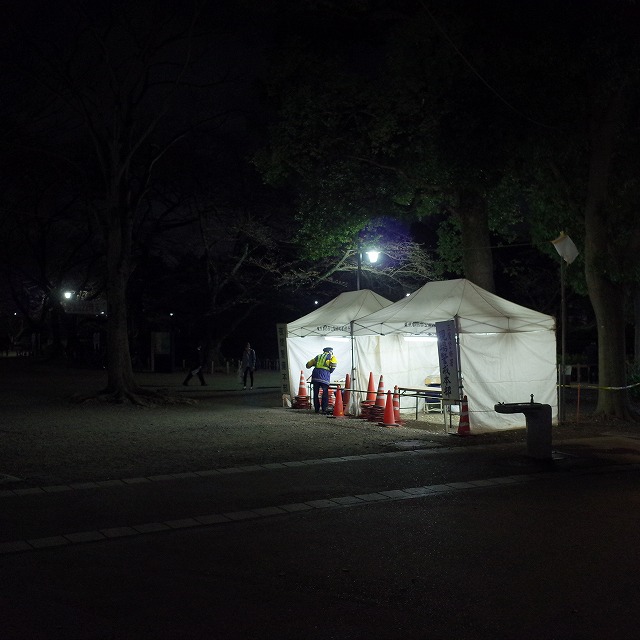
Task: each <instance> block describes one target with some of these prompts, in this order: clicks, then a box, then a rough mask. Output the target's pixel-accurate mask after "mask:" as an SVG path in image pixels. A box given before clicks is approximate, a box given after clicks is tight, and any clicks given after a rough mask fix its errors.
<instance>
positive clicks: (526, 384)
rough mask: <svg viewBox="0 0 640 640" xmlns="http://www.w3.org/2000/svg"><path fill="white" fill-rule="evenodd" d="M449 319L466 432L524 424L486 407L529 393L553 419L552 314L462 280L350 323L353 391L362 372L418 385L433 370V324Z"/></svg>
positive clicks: (389, 382) (362, 381)
mask: <svg viewBox="0 0 640 640" xmlns="http://www.w3.org/2000/svg"><path fill="white" fill-rule="evenodd" d="M452 319H453V320H454V321H455V324H456V332H457V337H458V345H459V353H460V367H461V374H462V381H463V393H464V394H465V395H466V396H467V398H468V403H469V418H470V424H471V430H472V431H476V432H481V431H492V430H499V429H512V428H517V427H524V426H525V417H524V415H522V414H499V413H497V412H496V411H495V410H494V405H495V404H497V403H498V402H525V401H529V400H530V399H531V395H532V394H533V396H534V402H540V403H543V404H549V405H551V407H552V416H553V420H554V422H555V421H557V409H558V402H557V387H556V337H555V320H554V318H553V317H552V316H549V315H546V314H543V313H540V312H537V311H534V310H532V309H528V308H526V307H523V306H520V305H517V304H515V303H513V302H510V301H508V300H505V299H504V298H500V297H499V296H497V295H495V294H492V293H489V292H488V291H485V290H484V289H482V288H481V287H478V286H477V285H475V284H473V283H472V282H470V281H468V280H464V279H460V280H449V281H444V282H430V283H427V284H426V285H424V286H423V287H421V288H420V289H418V290H417V291H415V292H414V293H412V294H411V295H410V296H408V297H406V298H403V299H401V300H399V301H398V302H396V303H394V304H392V305H388V306H386V307H384V308H383V309H380V310H379V311H376V312H373V313H371V314H369V315H367V316H363V317H359V318H357V319H356V320H354V322H353V335H354V348H355V356H354V359H355V360H356V362H357V363H358V366H357V372H358V375H357V379H356V381H355V386H356V388H366V384H367V377H368V375H369V371H372V372H374V373H376V372H377V373H379V374H381V375H383V376H384V382H385V386H386V388H388V389H393V386H395V385H397V386H399V387H409V388H423V387H424V386H425V379H426V378H428V377H433V376H436V375H438V373H439V361H438V349H437V339H436V333H435V323H436V322H440V321H446V320H452ZM377 373H376V375H377ZM363 385H365V386H363Z"/></svg>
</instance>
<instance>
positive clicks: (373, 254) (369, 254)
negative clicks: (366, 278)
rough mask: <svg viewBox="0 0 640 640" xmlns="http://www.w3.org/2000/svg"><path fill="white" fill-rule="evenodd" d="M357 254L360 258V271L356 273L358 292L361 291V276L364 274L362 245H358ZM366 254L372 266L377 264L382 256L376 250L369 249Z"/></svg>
mask: <svg viewBox="0 0 640 640" xmlns="http://www.w3.org/2000/svg"><path fill="white" fill-rule="evenodd" d="M356 253H357V257H358V269H357V272H356V291H360V275H361V274H362V247H361V246H360V245H358V250H357V252H356ZM365 253H366V254H367V258H369V262H370V263H371V264H375V263H376V262H377V261H378V257H379V256H380V252H379V251H377V250H376V249H369V250H368V251H365Z"/></svg>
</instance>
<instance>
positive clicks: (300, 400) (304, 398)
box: [291, 371, 311, 409]
mask: <svg viewBox="0 0 640 640" xmlns="http://www.w3.org/2000/svg"><path fill="white" fill-rule="evenodd" d="M291 407H292V408H293V409H309V408H310V407H311V403H310V401H309V396H308V395H307V383H306V381H305V379H304V371H301V372H300V387H299V389H298V395H297V396H296V397H295V398H294V399H293V402H292V404H291Z"/></svg>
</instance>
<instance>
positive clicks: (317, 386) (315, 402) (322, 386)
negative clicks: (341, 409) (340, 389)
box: [313, 381, 329, 413]
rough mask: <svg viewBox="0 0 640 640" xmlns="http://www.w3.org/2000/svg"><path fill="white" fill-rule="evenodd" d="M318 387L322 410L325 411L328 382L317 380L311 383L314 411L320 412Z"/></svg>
mask: <svg viewBox="0 0 640 640" xmlns="http://www.w3.org/2000/svg"><path fill="white" fill-rule="evenodd" d="M320 389H322V412H323V413H325V412H326V410H327V409H328V407H329V383H328V382H317V381H314V383H313V408H314V409H315V410H316V413H319V412H320V397H319V396H320Z"/></svg>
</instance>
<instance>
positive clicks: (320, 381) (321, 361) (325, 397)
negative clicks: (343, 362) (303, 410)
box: [307, 347, 338, 413]
mask: <svg viewBox="0 0 640 640" xmlns="http://www.w3.org/2000/svg"><path fill="white" fill-rule="evenodd" d="M337 365H338V361H337V360H336V357H335V356H334V355H333V347H325V348H324V349H323V350H322V353H320V354H318V355H317V356H316V357H315V358H312V359H311V360H309V362H307V369H310V368H311V367H313V371H312V373H311V382H312V383H313V408H314V409H315V411H316V413H320V408H321V407H320V389H322V413H327V409H328V407H329V382H330V381H331V380H330V379H331V374H332V373H333V370H334V369H335V368H336V366H337Z"/></svg>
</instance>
